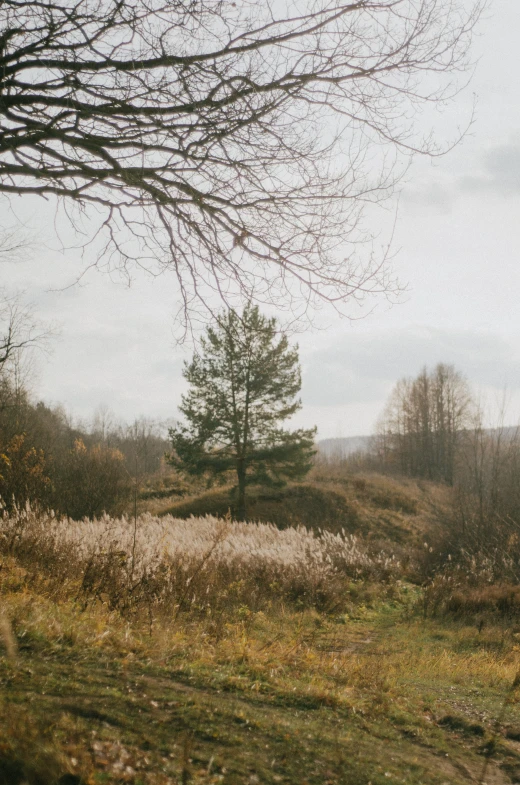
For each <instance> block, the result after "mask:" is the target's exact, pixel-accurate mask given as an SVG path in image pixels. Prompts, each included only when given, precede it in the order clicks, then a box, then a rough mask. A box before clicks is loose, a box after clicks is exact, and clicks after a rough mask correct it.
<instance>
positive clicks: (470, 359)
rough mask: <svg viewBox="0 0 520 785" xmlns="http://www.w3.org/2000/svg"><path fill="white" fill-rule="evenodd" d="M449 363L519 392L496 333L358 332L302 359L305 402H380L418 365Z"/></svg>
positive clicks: (513, 366)
mask: <svg viewBox="0 0 520 785" xmlns="http://www.w3.org/2000/svg"><path fill="white" fill-rule="evenodd" d="M439 362H447V363H452V364H453V365H455V367H456V368H457V369H458V370H459V371H461V372H462V373H464V374H465V375H466V376H467V377H468V379H469V380H470V381H471V382H472V383H474V384H476V385H479V386H486V387H491V388H496V389H497V390H500V389H502V388H504V387H506V386H507V387H508V388H510V389H516V388H520V357H519V356H518V354H515V352H514V351H513V349H512V346H511V344H510V343H509V342H508V341H506V340H505V339H503V338H502V337H501V336H499V335H495V334H491V333H478V332H473V331H469V330H468V331H463V330H443V329H437V328H434V327H409V328H405V329H395V330H391V331H387V332H384V333H363V334H358V335H356V336H355V337H353V336H349V337H345V338H343V339H338V340H336V341H335V343H334V346H333V347H332V346H331V347H329V348H328V349H326V350H325V351H319V352H314V353H312V354H310V355H308V356H307V357H306V358H305V363H304V373H303V400H304V403H305V404H309V405H318V406H337V405H342V404H350V403H361V402H364V403H367V402H371V401H376V400H384V398H385V397H386V395H387V394H388V392H389V389H391V387H392V386H393V384H394V383H395V382H396V381H397V380H398V379H400V378H402V377H404V376H414V375H415V374H417V373H418V372H419V371H420V370H421V368H422V367H423V366H425V365H426V366H433V365H436V364H437V363H439Z"/></svg>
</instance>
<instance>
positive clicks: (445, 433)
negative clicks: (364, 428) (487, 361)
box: [375, 363, 472, 485]
mask: <svg viewBox="0 0 520 785" xmlns="http://www.w3.org/2000/svg"><path fill="white" fill-rule="evenodd" d="M471 414H472V397H471V393H470V389H469V386H468V383H467V381H466V379H465V378H464V377H463V376H462V375H461V374H460V373H458V372H457V371H456V370H455V368H454V367H453V366H452V365H446V364H445V363H439V364H438V365H437V366H436V367H435V368H434V369H433V370H432V371H428V370H427V369H426V368H424V370H423V371H422V372H421V373H420V374H419V375H418V376H417V377H416V378H415V379H401V380H400V381H399V382H398V383H397V384H396V386H395V388H394V390H393V392H392V394H391V396H390V399H389V401H388V404H387V406H386V409H385V411H384V413H383V415H382V417H381V419H380V422H379V424H378V429H377V430H378V433H377V436H376V439H375V447H376V450H377V451H378V453H379V456H380V458H381V459H382V461H383V463H386V464H387V465H390V466H392V465H393V466H395V468H397V469H399V470H400V471H402V472H404V473H405V474H409V475H411V476H415V477H425V478H428V479H430V480H443V481H444V482H447V483H448V484H450V485H452V484H453V482H454V478H455V463H456V457H457V447H458V445H459V443H460V440H461V436H462V432H463V430H464V429H465V428H466V427H468V426H469V425H470V424H471Z"/></svg>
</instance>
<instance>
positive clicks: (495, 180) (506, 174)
mask: <svg viewBox="0 0 520 785" xmlns="http://www.w3.org/2000/svg"><path fill="white" fill-rule="evenodd" d="M478 164H479V165H477V167H476V172H475V173H474V174H466V175H464V176H463V177H461V178H460V179H459V181H458V183H457V185H458V188H459V190H461V191H469V192H475V191H489V192H491V193H494V194H496V195H498V196H511V195H516V194H520V138H514V139H512V140H511V141H509V142H506V143H503V144H499V145H496V146H495V147H492V148H491V149H488V150H486V151H485V152H484V153H483V155H482V158H481V160H480V162H478Z"/></svg>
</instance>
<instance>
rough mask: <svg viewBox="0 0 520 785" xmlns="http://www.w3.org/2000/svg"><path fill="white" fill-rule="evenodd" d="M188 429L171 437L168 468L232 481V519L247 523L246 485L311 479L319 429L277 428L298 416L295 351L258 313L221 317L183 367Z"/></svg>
mask: <svg viewBox="0 0 520 785" xmlns="http://www.w3.org/2000/svg"><path fill="white" fill-rule="evenodd" d="M184 377H185V379H186V380H187V381H188V382H189V384H190V389H189V391H188V393H187V394H186V395H184V396H183V398H182V405H181V406H180V410H181V412H182V413H183V414H184V416H185V418H186V421H187V424H186V425H179V426H177V427H176V428H172V429H170V438H171V441H172V447H173V453H172V455H171V456H170V461H171V462H172V463H173V464H174V465H176V466H178V467H179V468H181V469H182V470H183V471H185V472H186V473H188V474H191V475H198V476H200V475H207V476H208V478H210V480H211V479H215V478H221V479H222V478H223V477H226V476H227V475H228V474H229V473H230V472H233V473H236V478H237V486H236V490H237V517H238V518H239V519H240V520H243V519H244V518H245V515H246V488H247V486H248V485H253V484H254V485H270V486H273V485H274V486H281V485H284V484H285V482H286V481H287V480H289V479H300V478H302V477H303V476H305V474H306V473H307V472H308V470H309V469H310V466H311V460H312V456H313V455H314V448H313V442H314V435H315V433H316V429H315V428H313V429H309V430H303V429H300V430H296V431H287V430H284V429H283V428H282V427H281V423H282V422H283V421H284V420H286V419H287V418H289V417H291V416H292V415H293V414H294V413H295V412H297V411H298V410H299V409H300V408H301V401H300V400H299V399H298V398H296V396H297V395H298V393H299V391H300V388H301V374H300V367H299V364H298V348H297V347H292V348H291V347H290V346H289V341H288V338H287V335H285V334H284V333H283V331H280V330H279V328H278V325H277V322H276V319H274V318H266V317H264V316H262V315H261V314H260V312H259V310H258V307H257V306H253V305H251V304H249V305H247V306H246V307H245V309H244V311H243V313H242V315H240V314H238V313H237V312H236V311H234V310H229V311H226V312H223V313H222V314H221V315H220V316H219V317H218V318H217V324H216V326H215V327H209V328H207V330H206V334H205V336H204V338H203V339H202V341H201V351H200V352H198V353H196V354H195V355H194V357H193V359H192V361H191V363H189V364H188V363H186V364H185V366H184Z"/></svg>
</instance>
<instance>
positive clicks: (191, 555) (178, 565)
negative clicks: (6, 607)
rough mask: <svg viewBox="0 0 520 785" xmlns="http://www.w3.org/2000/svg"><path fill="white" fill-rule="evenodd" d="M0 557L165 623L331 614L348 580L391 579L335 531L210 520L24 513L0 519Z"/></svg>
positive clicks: (390, 561) (383, 559)
mask: <svg viewBox="0 0 520 785" xmlns="http://www.w3.org/2000/svg"><path fill="white" fill-rule="evenodd" d="M134 526H135V528H134ZM0 549H1V550H2V551H3V552H5V553H9V554H11V555H13V556H15V557H16V558H17V559H18V560H19V561H20V563H21V564H23V565H24V567H25V568H26V569H27V570H28V571H32V572H33V574H44V575H45V576H46V579H47V580H49V581H51V582H54V584H55V586H56V587H57V589H58V590H59V588H60V587H62V586H64V585H66V584H68V585H69V587H70V585H71V584H73V585H74V587H75V591H76V592H77V596H78V597H83V598H85V600H86V601H88V599H89V598H97V599H99V600H101V601H102V602H105V603H106V604H107V605H108V606H109V607H110V608H112V609H115V610H119V611H121V612H123V613H127V612H133V611H138V610H139V609H143V608H144V609H147V610H148V611H149V612H150V613H151V612H153V611H154V610H155V609H156V610H163V611H165V612H167V613H170V614H171V613H173V614H174V615H175V617H176V616H177V615H178V614H179V613H181V612H182V613H184V612H188V611H190V612H197V613H205V614H211V613H213V612H216V611H221V610H223V609H226V608H229V607H237V606H240V605H247V606H248V607H252V608H255V609H259V608H262V607H265V606H266V605H268V604H270V603H273V602H279V601H282V602H290V603H296V604H298V605H303V606H310V607H319V608H322V609H325V610H331V609H336V608H340V607H344V606H345V604H346V603H347V602H348V586H349V584H350V583H351V582H352V581H362V580H368V581H370V580H374V581H376V580H377V581H391V580H392V579H393V578H394V577H396V576H397V575H398V574H399V563H398V562H397V560H396V559H395V558H394V557H392V556H388V555H387V554H385V553H383V552H379V553H370V552H369V551H368V549H367V548H366V547H365V546H364V544H363V543H362V542H361V541H360V540H358V539H356V538H355V537H353V536H350V535H347V534H345V533H344V532H343V533H340V534H333V533H331V532H327V531H320V532H318V533H314V532H312V531H309V530H307V529H305V528H303V527H299V528H288V529H285V530H282V531H280V530H279V529H277V528H276V527H275V526H273V525H271V524H259V523H236V522H231V521H230V520H222V519H217V518H213V517H211V516H207V517H205V518H190V519H188V520H180V519H176V518H172V517H171V516H166V517H164V518H156V517H153V516H151V515H143V516H141V517H139V518H138V519H137V520H136V521H135V522H134V521H129V520H128V519H127V518H125V517H122V518H119V519H113V518H109V517H108V516H103V517H101V518H98V519H94V520H87V519H85V520H83V521H80V522H78V521H73V520H71V519H69V518H60V517H56V516H54V515H53V514H50V513H38V512H35V511H32V510H31V509H30V508H29V507H27V508H25V509H23V510H15V511H14V512H13V513H11V514H7V513H6V514H5V515H4V517H3V520H2V522H1V526H0Z"/></svg>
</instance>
